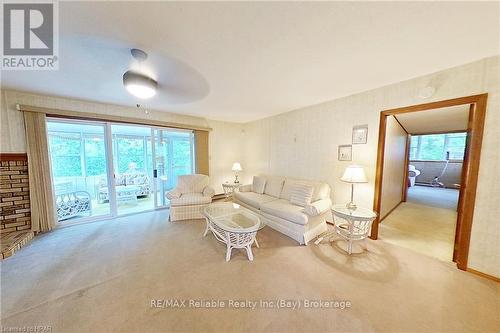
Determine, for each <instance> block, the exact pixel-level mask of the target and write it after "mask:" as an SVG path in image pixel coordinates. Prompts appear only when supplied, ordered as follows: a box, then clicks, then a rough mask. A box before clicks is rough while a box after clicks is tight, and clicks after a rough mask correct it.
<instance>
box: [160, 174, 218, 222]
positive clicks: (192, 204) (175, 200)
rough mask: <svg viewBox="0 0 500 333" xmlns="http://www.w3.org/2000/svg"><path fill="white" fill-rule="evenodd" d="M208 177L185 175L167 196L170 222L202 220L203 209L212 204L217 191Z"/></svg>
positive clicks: (178, 179) (180, 177) (179, 178)
mask: <svg viewBox="0 0 500 333" xmlns="http://www.w3.org/2000/svg"><path fill="white" fill-rule="evenodd" d="M208 183H209V178H208V176H206V175H199V174H195V175H184V176H179V177H178V178H177V186H176V188H175V189H173V190H172V191H170V192H168V193H167V194H166V196H167V198H168V199H169V200H170V216H169V219H170V221H180V220H190V219H202V218H203V209H204V208H205V207H206V206H208V205H209V204H210V203H211V202H212V197H213V196H214V195H215V191H214V189H213V188H211V187H210V186H209V185H208Z"/></svg>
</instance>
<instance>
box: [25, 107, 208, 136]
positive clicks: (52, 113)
mask: <svg viewBox="0 0 500 333" xmlns="http://www.w3.org/2000/svg"><path fill="white" fill-rule="evenodd" d="M16 108H17V110H18V111H21V112H39V113H45V114H46V115H47V116H49V117H55V118H69V119H79V120H99V121H112V122H116V123H123V124H139V125H151V126H160V127H171V128H179V129H188V130H196V131H207V132H210V131H211V130H212V129H211V128H210V127H203V126H193V125H186V124H181V123H172V122H166V121H161V120H152V119H141V118H133V117H122V116H113V115H105V114H101V113H90V112H80V111H69V110H61V109H52V108H44V107H39V106H32V105H24V104H16Z"/></svg>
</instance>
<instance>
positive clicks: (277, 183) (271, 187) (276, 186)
mask: <svg viewBox="0 0 500 333" xmlns="http://www.w3.org/2000/svg"><path fill="white" fill-rule="evenodd" d="M284 182H285V179H284V178H279V177H269V178H267V180H266V188H265V189H264V193H265V194H267V195H270V196H273V197H276V198H279V197H280V194H281V189H282V188H283V183H284Z"/></svg>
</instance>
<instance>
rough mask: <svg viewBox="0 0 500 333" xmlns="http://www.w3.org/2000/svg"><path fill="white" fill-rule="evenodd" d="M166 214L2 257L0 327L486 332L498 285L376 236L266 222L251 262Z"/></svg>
mask: <svg viewBox="0 0 500 333" xmlns="http://www.w3.org/2000/svg"><path fill="white" fill-rule="evenodd" d="M204 228H205V226H204V222H203V221H199V220H198V221H188V222H183V223H169V222H167V218H166V212H155V213H145V214H141V215H135V216H129V217H124V218H120V219H116V220H111V221H103V222H97V223H92V224H82V225H77V226H72V227H66V228H61V229H58V230H55V231H53V232H51V233H49V234H46V235H42V236H38V237H36V238H35V239H34V240H33V242H31V243H30V244H29V245H28V246H27V247H25V248H23V249H22V250H21V251H19V252H18V253H17V254H16V255H15V256H13V257H11V258H9V259H7V260H5V261H4V262H3V263H2V267H1V292H2V295H1V301H2V304H1V305H2V309H1V311H2V326H4V327H13V326H34V325H37V326H38V325H49V326H52V332H75V331H79V332H103V331H116V332H126V331H130V332H132V331H136V332H160V331H163V332H165V331H184V332H196V331H198V332H327V331H329V332H332V331H337V332H471V331H475V332H493V331H494V330H497V329H498V327H499V326H500V322H499V318H498V313H499V299H500V298H499V284H497V283H494V282H492V281H490V280H486V279H484V278H480V277H477V276H475V275H472V274H470V273H467V272H463V271H459V270H457V269H456V268H455V267H454V266H453V265H452V264H448V263H444V262H441V261H438V260H436V259H434V258H430V257H427V256H423V255H420V254H417V253H415V252H412V251H408V250H406V249H404V248H401V247H397V246H393V245H390V244H387V243H385V242H383V241H369V242H368V243H367V246H368V252H365V253H363V254H359V255H353V256H351V257H349V256H347V255H345V254H344V253H342V252H340V251H339V250H338V249H337V248H336V247H335V246H332V245H330V244H329V243H325V244H320V245H319V246H315V245H310V246H307V247H306V246H298V245H297V244H296V243H295V242H294V241H292V240H291V239H289V238H287V237H285V236H283V235H281V234H279V233H277V232H275V231H273V230H272V229H270V228H264V229H263V230H261V231H260V232H259V236H258V237H259V242H260V245H261V247H260V248H259V249H254V255H255V261H254V262H249V261H248V260H247V259H246V255H245V253H244V252H242V251H234V252H233V257H232V260H231V261H230V262H228V263H226V262H225V261H224V254H225V247H224V246H223V245H222V244H220V243H219V242H217V241H216V240H215V239H214V237H213V236H212V235H210V236H208V237H206V238H202V236H201V235H202V233H203V231H204ZM172 298H178V299H189V298H193V299H206V300H210V299H215V300H228V299H237V300H257V301H258V300H260V299H262V300H277V299H288V300H299V301H303V300H310V299H323V300H349V301H350V302H351V303H352V307H351V308H349V309H346V310H338V309H337V310H334V309H304V308H300V309H296V310H290V309H282V308H281V309H276V308H275V309H264V308H256V309H255V310H244V309H234V308H231V309H227V308H226V309H203V310H201V309H192V308H184V309H179V308H176V309H172V308H170V309H159V308H151V307H150V304H151V300H152V299H172Z"/></svg>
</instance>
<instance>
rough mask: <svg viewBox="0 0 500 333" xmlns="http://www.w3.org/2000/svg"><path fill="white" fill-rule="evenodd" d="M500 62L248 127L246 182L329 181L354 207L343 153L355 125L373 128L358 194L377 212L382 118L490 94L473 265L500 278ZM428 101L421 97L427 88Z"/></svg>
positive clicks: (358, 149)
mask: <svg viewBox="0 0 500 333" xmlns="http://www.w3.org/2000/svg"><path fill="white" fill-rule="evenodd" d="M499 75H500V56H496V57H492V58H487V59H483V60H480V61H476V62H473V63H470V64H466V65H463V66H459V67H455V68H451V69H448V70H445V71H441V72H437V73H434V74H430V75H426V76H422V77H419V78H415V79H411V80H408V81H404V82H400V83H396V84H392V85H389V86H385V87H381V88H378V89H374V90H371V91H367V92H363V93H359V94H355V95H352V96H347V97H344V98H340V99H337V100H333V101H330V102H325V103H322V104H318V105H314V106H309V107H306V108H302V109H299V110H295V111H291V112H288V113H285V114H281V115H277V116H274V117H270V118H266V119H262V120H259V121H255V122H251V123H249V124H246V125H245V139H244V143H245V150H244V151H245V165H246V166H247V173H246V177H247V178H246V180H247V181H249V180H250V177H251V175H252V174H257V173H271V174H282V175H289V176H295V177H303V178H311V179H318V180H324V181H327V182H328V183H329V184H330V185H331V186H332V188H333V194H332V197H333V200H334V202H336V203H342V202H347V201H348V200H349V186H348V185H347V184H345V183H342V182H341V181H340V180H339V178H340V176H341V175H342V172H343V170H344V168H345V167H346V166H347V165H348V164H350V162H339V161H338V160H337V146H338V145H339V144H348V143H350V142H351V131H352V126H354V125H361V124H368V125H369V131H368V143H367V144H366V145H354V146H353V162H355V163H358V164H363V165H364V166H365V167H366V168H367V173H368V176H369V178H370V182H369V183H368V184H360V185H359V186H357V187H356V201H357V202H358V203H359V204H361V205H363V206H367V207H372V205H373V195H374V175H375V164H376V154H377V136H378V125H379V116H380V111H382V110H385V109H390V108H395V107H400V106H407V105H413V104H421V103H426V102H431V101H439V100H444V99H449V98H455V97H461V96H469V95H474V94H480V93H485V92H487V93H489V98H488V110H487V114H486V126H485V131H484V138H483V148H482V155H481V166H480V174H479V185H478V193H477V200H476V206H475V207H476V209H475V212H474V222H473V228H472V239H471V246H470V252H469V266H470V267H471V268H474V269H477V270H479V271H482V272H485V273H487V274H491V275H495V276H500V242H499V241H498V240H499V239H500V223H498V216H500V205H499V204H498V203H499V200H500V199H499V198H500V186H499V184H500V131H499V128H500V78H499ZM428 85H432V86H434V87H436V93H435V94H434V96H432V97H431V98H429V99H426V100H422V99H420V98H418V92H419V90H420V89H422V88H423V87H425V86H428Z"/></svg>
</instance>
